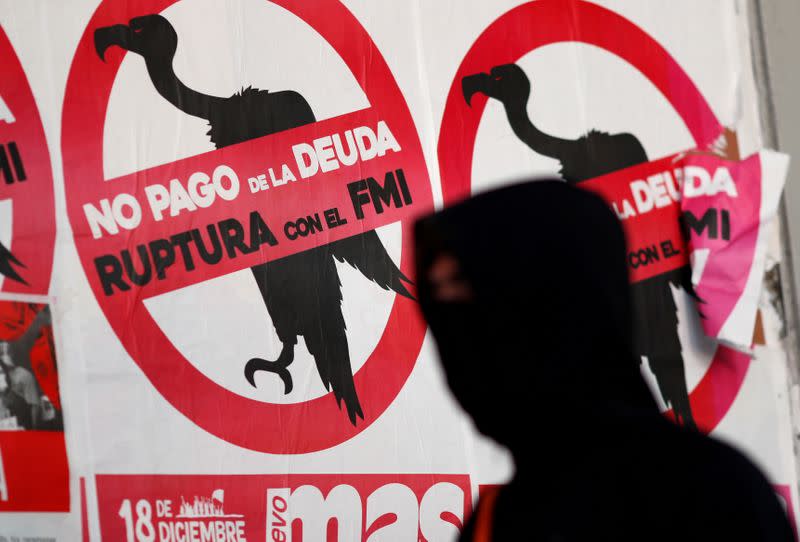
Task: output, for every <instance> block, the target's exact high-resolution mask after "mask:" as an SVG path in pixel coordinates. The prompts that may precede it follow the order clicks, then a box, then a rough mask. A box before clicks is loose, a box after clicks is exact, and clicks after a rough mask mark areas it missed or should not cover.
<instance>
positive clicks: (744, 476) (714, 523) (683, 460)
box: [669, 428, 794, 540]
mask: <svg viewBox="0 0 800 542" xmlns="http://www.w3.org/2000/svg"><path fill="white" fill-rule="evenodd" d="M671 432H672V440H673V441H674V445H673V446H672V452H673V454H672V457H673V461H676V463H675V465H674V468H672V469H669V473H670V474H671V475H672V476H674V477H675V478H676V479H677V480H681V481H682V483H684V484H686V485H687V486H688V488H690V491H691V493H692V497H691V501H692V505H693V506H695V507H696V509H697V510H700V511H701V514H700V516H699V517H698V519H700V520H701V521H702V522H703V524H704V525H705V526H706V527H708V528H711V529H714V531H715V532H719V531H726V532H730V533H732V534H733V533H738V534H745V533H749V534H750V535H752V536H757V537H758V539H759V540H794V536H793V535H792V533H791V528H790V526H789V523H788V519H787V517H786V514H785V511H784V509H783V507H782V506H781V504H780V502H779V500H778V497H777V495H776V493H775V491H774V489H773V487H772V485H771V484H770V483H769V481H768V480H767V478H766V476H765V475H764V474H763V473H762V472H761V470H760V469H759V468H758V467H757V466H756V465H755V463H753V461H752V460H751V459H750V458H748V457H747V456H746V455H745V454H744V453H742V452H740V451H739V450H737V449H735V448H734V447H733V446H731V445H729V444H727V443H725V442H723V441H721V440H718V439H716V438H713V437H710V436H707V435H703V434H700V433H698V432H695V431H688V430H685V429H679V428H675V429H674V430H673V431H671ZM718 529H719V530H718Z"/></svg>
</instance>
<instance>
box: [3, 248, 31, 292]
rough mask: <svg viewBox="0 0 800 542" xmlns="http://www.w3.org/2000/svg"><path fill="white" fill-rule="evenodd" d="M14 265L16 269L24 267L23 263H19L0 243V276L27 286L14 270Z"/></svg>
mask: <svg viewBox="0 0 800 542" xmlns="http://www.w3.org/2000/svg"><path fill="white" fill-rule="evenodd" d="M15 265H16V266H17V267H22V268H24V267H25V264H24V263H22V262H21V261H19V260H18V259H17V257H16V256H14V255H13V254H12V253H11V251H10V250H8V248H6V246H5V245H3V243H0V275H4V276H6V277H8V278H10V279H11V280H15V281H17V282H20V283H22V284H24V285H26V286H27V285H28V283H27V282H25V279H23V278H22V276H20V274H19V273H18V272H17V270H16V269H15V268H14V266H15Z"/></svg>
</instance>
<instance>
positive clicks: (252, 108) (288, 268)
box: [94, 15, 413, 425]
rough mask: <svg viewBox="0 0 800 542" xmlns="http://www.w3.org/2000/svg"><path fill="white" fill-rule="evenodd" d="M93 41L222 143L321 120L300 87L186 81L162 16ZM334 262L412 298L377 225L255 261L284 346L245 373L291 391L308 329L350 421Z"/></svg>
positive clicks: (355, 408) (353, 399) (325, 378)
mask: <svg viewBox="0 0 800 542" xmlns="http://www.w3.org/2000/svg"><path fill="white" fill-rule="evenodd" d="M94 41H95V47H96V50H97V54H98V55H99V56H100V58H101V59H104V56H105V52H106V50H107V49H108V48H109V47H110V46H112V45H116V46H118V47H121V48H123V49H125V50H127V51H130V52H132V53H136V54H138V55H141V56H142V58H144V61H145V65H146V67H147V73H148V74H149V76H150V80H151V81H152V83H153V85H154V86H155V88H156V90H157V91H158V93H159V94H161V96H163V97H164V98H165V99H166V100H167V101H169V102H170V103H171V104H173V105H174V106H175V107H177V108H178V109H180V110H181V111H183V112H184V113H186V114H188V115H192V116H195V117H199V118H202V119H206V120H207V121H208V123H209V125H210V127H211V129H210V130H209V131H208V135H209V136H210V139H211V141H212V142H213V143H214V145H215V146H216V147H217V148H222V147H225V146H227V145H233V144H235V143H240V142H242V141H246V140H249V139H253V138H258V137H261V136H265V135H267V134H274V133H276V132H280V131H282V130H288V129H290V128H295V127H297V126H302V125H304V124H310V123H313V122H315V121H316V119H315V117H314V113H313V111H312V110H311V107H310V106H309V105H308V103H307V102H306V100H305V99H304V98H303V96H301V95H300V94H298V93H297V92H293V91H280V92H268V91H266V90H258V89H254V88H252V87H248V88H244V89H242V90H241V92H238V93H236V94H234V95H233V96H230V97H227V98H225V97H220V96H210V95H207V94H203V93H201V92H198V91H196V90H193V89H191V88H189V87H188V86H186V85H185V84H184V83H183V82H182V81H181V80H180V79H178V77H177V75H176V74H175V71H174V70H173V67H172V61H173V57H174V56H175V51H176V50H177V46H178V35H177V33H176V32H175V29H174V28H173V27H172V25H171V24H170V23H169V21H167V19H165V18H164V17H162V16H161V15H145V16H143V17H137V18H134V19H131V21H130V22H129V24H128V25H127V26H126V25H115V26H109V27H104V28H98V29H97V30H96V31H95V34H94ZM334 260H338V261H339V262H347V263H348V264H350V265H352V266H353V267H355V268H356V269H358V270H359V271H360V272H361V273H362V274H363V275H364V276H365V277H366V278H367V279H369V280H371V281H374V282H375V283H377V284H378V285H379V286H380V287H381V288H383V289H384V290H392V291H394V292H396V293H398V294H400V295H403V296H405V297H408V298H411V299H413V297H412V295H411V294H410V293H409V291H408V290H407V288H406V286H405V283H409V284H410V281H409V280H408V278H406V277H405V275H403V273H402V272H401V271H400V270H399V269H398V267H397V266H396V265H395V264H394V262H393V261H392V259H391V258H390V256H389V255H388V254H387V252H386V249H385V248H384V246H383V244H382V243H381V241H380V239H379V237H378V235H377V233H375V231H367V232H364V233H361V234H358V235H355V236H353V237H349V238H347V239H343V240H340V241H335V242H332V243H329V244H327V245H323V246H320V247H318V248H315V249H312V250H308V251H305V252H301V253H299V254H295V255H292V256H288V257H285V258H282V259H279V260H275V261H271V262H269V263H265V264H260V265H256V266H253V267H252V268H251V271H252V272H253V278H255V281H256V284H257V285H258V289H259V290H260V292H261V296H262V298H263V300H264V304H265V305H266V308H267V311H268V312H269V315H270V316H271V318H272V321H273V324H274V326H275V331H276V333H277V335H278V338H279V339H280V341H281V343H282V349H281V352H280V354H279V356H278V358H277V359H276V360H274V361H273V360H266V359H261V358H252V359H250V360H249V361H248V362H247V363H246V364H245V367H244V375H245V378H246V379H247V381H248V382H249V383H250V384H251V385H252V386H254V387H255V386H256V383H255V378H254V375H255V373H256V372H258V371H269V372H272V373H275V374H277V375H278V376H279V377H280V378H281V380H282V381H283V384H284V391H285V393H287V394H288V393H289V392H291V390H292V387H293V384H292V376H291V373H290V372H289V370H288V367H289V365H290V364H291V363H292V361H293V360H294V347H295V345H296V344H297V337H298V335H302V336H303V338H304V339H305V343H306V346H307V348H308V351H309V353H310V354H311V355H312V356H313V357H314V362H315V364H316V367H317V371H318V372H319V376H320V378H321V379H322V383H323V384H324V385H325V388H326V389H327V390H329V391H332V392H333V395H334V397H335V399H336V402H337V404H338V405H339V408H341V406H342V401H344V404H345V407H346V408H347V414H348V417H349V418H350V422H351V423H352V424H353V425H356V423H357V417H361V418H362V419H363V418H364V413H363V411H362V409H361V405H360V403H359V400H358V396H357V394H356V389H355V383H354V381H353V373H352V369H351V366H350V352H349V348H348V343H347V334H346V332H345V322H344V317H343V315H342V308H341V303H342V291H341V282H340V280H339V274H338V272H337V270H336V264H335V262H334Z"/></svg>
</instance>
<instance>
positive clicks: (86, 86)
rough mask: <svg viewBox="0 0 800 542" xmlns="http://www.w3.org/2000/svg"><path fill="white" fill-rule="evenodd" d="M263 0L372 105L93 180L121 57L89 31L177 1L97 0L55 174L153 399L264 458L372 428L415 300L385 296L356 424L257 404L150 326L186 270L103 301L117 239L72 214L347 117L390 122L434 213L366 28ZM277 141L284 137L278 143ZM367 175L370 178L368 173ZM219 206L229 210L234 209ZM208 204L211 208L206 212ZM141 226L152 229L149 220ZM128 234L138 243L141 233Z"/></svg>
mask: <svg viewBox="0 0 800 542" xmlns="http://www.w3.org/2000/svg"><path fill="white" fill-rule="evenodd" d="M271 1H272V3H274V4H276V5H278V6H280V7H282V8H284V9H286V10H288V11H289V12H291V13H292V14H294V15H295V16H297V17H299V18H300V19H302V20H303V21H305V22H306V23H307V24H308V25H309V26H310V27H311V28H313V29H314V30H315V31H316V32H317V33H318V34H319V35H320V36H321V38H322V39H324V40H325V41H327V42H328V44H330V45H331V46H332V47H333V49H334V50H335V51H336V52H337V53H338V54H339V55H340V56H341V58H342V59H343V60H344V62H345V63H346V64H347V66H348V68H349V69H350V71H351V72H352V74H353V76H354V77H355V78H356V80H357V81H358V83H359V85H360V86H361V88H362V89H363V91H364V93H365V94H366V96H367V98H368V100H369V103H370V108H368V109H365V110H362V111H357V112H354V113H349V114H347V115H343V116H341V117H337V118H335V119H327V120H324V121H320V122H317V123H314V124H310V125H306V126H303V127H300V128H296V129H293V130H288V131H285V132H280V133H278V134H273V135H268V136H264V137H262V138H259V139H254V140H250V141H247V142H244V143H241V144H238V145H234V146H231V147H227V148H223V149H219V150H216V151H212V152H211V153H205V154H204V155H199V156H198V157H192V158H190V159H186V160H184V161H176V162H175V163H174V164H168V165H165V166H158V167H156V168H151V169H150V170H144V171H142V172H137V173H136V174H133V175H131V176H127V177H125V178H120V179H114V180H113V181H112V182H106V179H105V178H104V174H103V130H104V123H105V116H106V108H107V105H108V100H109V96H110V94H111V88H112V85H113V83H114V79H115V78H116V74H117V71H118V69H119V66H120V64H121V62H122V58H123V54H121V52H111V51H110V53H111V54H109V55H107V57H106V63H105V64H102V63H101V62H99V60H98V57H97V53H96V51H95V48H94V44H93V40H92V37H93V33H94V30H95V29H96V28H100V27H103V26H108V25H113V24H119V23H127V21H128V20H130V19H131V18H133V17H138V16H141V15H146V14H152V13H160V12H161V11H163V10H164V9H166V8H167V7H169V6H170V5H172V4H173V3H174V2H175V0H131V1H126V2H117V1H111V0H107V1H105V2H103V3H102V4H101V5H100V7H98V9H97V11H96V12H95V13H94V15H93V17H92V19H91V21H90V23H89V25H88V27H87V29H86V31H85V32H84V34H83V36H82V38H81V41H80V43H79V45H78V49H77V51H76V54H75V58H74V60H73V64H72V67H71V70H70V76H69V80H68V84H67V91H66V99H65V105H64V117H63V154H64V173H65V182H66V186H67V208H68V213H69V218H70V223H71V224H72V228H73V234H74V237H75V243H76V245H77V248H78V253H79V255H80V258H81V262H82V264H83V267H84V271H85V272H86V275H87V278H88V280H89V284H90V286H91V288H92V290H93V292H94V294H95V296H96V297H97V300H98V302H99V304H100V307H101V308H102V310H103V312H104V314H105V316H106V318H107V319H108V322H109V323H110V325H111V327H112V328H113V329H114V331H115V333H116V335H117V336H118V338H119V339H120V341H121V342H122V344H123V345H124V347H125V349H126V350H127V352H128V353H129V354H130V356H131V357H132V358H133V359H134V361H135V362H136V363H137V364H138V365H139V367H140V368H141V369H142V371H143V372H144V373H145V375H146V376H147V378H148V379H149V380H150V381H151V382H152V384H153V385H154V386H155V388H156V389H157V390H158V391H159V393H161V394H162V395H163V396H164V397H165V398H166V399H167V400H168V401H169V402H170V403H171V404H172V405H173V406H174V407H175V408H176V409H178V410H179V411H180V412H182V413H183V414H184V415H185V416H186V417H188V418H189V419H191V420H192V421H193V422H194V423H196V424H197V425H198V426H200V427H202V428H203V429H205V430H206V431H208V432H210V433H212V434H214V435H216V436H217V437H219V438H222V439H224V440H226V441H228V442H230V443H232V444H235V445H238V446H242V447H245V448H249V449H252V450H257V451H262V452H268V453H277V454H289V453H307V452H313V451H317V450H322V449H326V448H330V447H332V446H336V445H337V444H340V443H342V442H344V441H346V440H348V439H350V438H352V437H353V436H355V435H357V434H358V433H360V432H361V431H363V430H364V429H365V428H366V427H368V426H369V425H370V424H371V423H372V422H374V421H375V420H376V419H377V418H378V417H379V416H380V415H381V414H382V413H383V412H384V411H385V410H386V408H387V407H388V406H389V405H390V404H391V402H392V401H393V400H394V398H395V397H396V396H397V394H398V393H399V392H400V389H401V388H402V387H403V385H404V384H405V382H406V380H407V378H408V376H409V375H410V373H411V371H412V369H413V368H414V365H415V363H416V359H417V356H418V355H419V351H420V348H421V346H422V341H423V339H424V336H425V330H426V328H425V325H424V323H423V322H422V321H421V320H420V318H419V317H418V311H417V308H416V306H415V302H413V301H411V300H409V299H407V298H404V297H401V296H395V301H394V304H393V306H392V310H391V313H390V316H389V320H388V323H387V326H386V328H385V330H384V332H383V335H382V336H381V339H380V341H379V343H378V345H377V347H376V348H375V350H374V351H373V352H372V354H371V355H370V356H369V358H368V359H367V361H366V362H365V363H364V365H363V366H362V368H361V369H360V370H359V371H358V372H357V373H356V374H355V376H354V380H355V386H356V390H357V392H358V396H359V399H360V401H361V405H362V407H363V411H364V419H363V420H360V421H359V422H358V424H357V426H353V425H351V424H350V423H349V422H348V421H347V418H346V416H345V415H344V414H343V413H342V411H340V410H339V408H338V407H337V404H336V401H335V400H334V399H333V398H332V397H329V396H327V395H326V396H323V397H319V398H316V399H313V400H310V401H307V402H302V403H294V404H271V403H264V402H260V401H255V400H252V399H249V398H245V397H243V396H241V395H238V394H235V393H233V392H231V391H229V390H227V389H225V388H224V387H222V386H220V385H218V384H217V383H215V382H214V381H212V380H211V379H209V378H208V377H207V376H206V375H204V374H203V373H202V372H200V371H199V370H197V369H196V368H195V367H194V366H193V365H192V364H191V363H190V362H189V361H188V360H187V359H186V358H185V357H184V356H183V354H181V352H179V351H178V350H177V348H176V347H175V346H174V345H173V344H172V342H171V341H170V339H169V338H168V337H167V336H166V335H165V334H164V332H163V331H162V330H161V329H160V328H159V326H158V324H157V323H156V321H155V320H154V319H153V317H152V316H151V315H150V313H149V312H148V310H147V308H146V307H145V305H144V303H143V301H144V299H145V298H147V297H151V296H153V295H157V294H159V293H165V292H168V291H171V290H174V289H176V288H180V287H184V286H188V285H191V284H193V283H194V282H197V281H198V280H200V278H199V277H195V276H192V274H190V273H184V274H182V276H178V277H172V278H170V277H168V280H166V281H162V284H161V285H160V286H158V287H157V288H151V289H148V288H146V287H145V288H132V290H131V291H130V292H121V293H117V294H116V295H113V296H106V295H104V292H103V288H102V285H101V284H100V281H99V278H98V276H97V273H96V272H95V268H94V263H93V258H94V257H96V256H97V255H98V254H102V253H103V252H104V251H106V252H108V251H109V250H113V249H114V247H118V246H119V243H120V241H119V240H115V238H112V239H111V240H106V239H105V238H103V239H93V238H92V234H91V233H90V232H89V230H88V228H87V224H86V219H85V217H84V214H83V209H82V206H83V205H84V204H85V203H86V202H96V201H99V199H100V198H102V197H106V196H108V195H109V194H111V193H112V192H113V190H114V188H113V187H114V186H115V185H119V184H122V185H125V186H128V187H133V188H130V190H135V187H136V186H137V185H138V186H139V187H141V185H143V184H144V183H145V182H146V180H147V179H148V178H150V177H153V176H155V177H158V176H160V180H161V182H163V181H164V180H167V179H169V178H171V177H175V176H178V175H177V174H176V173H175V171H176V169H179V168H181V167H184V165H185V164H189V165H186V166H185V167H189V166H191V165H192V164H194V166H193V167H196V166H197V164H203V163H205V164H206V165H207V164H208V160H209V159H210V158H209V157H212V158H214V157H217V156H221V157H224V158H225V159H226V160H231V159H234V158H237V157H239V158H241V156H242V154H243V153H244V154H248V153H253V152H259V153H260V154H259V156H269V152H270V149H274V148H277V146H276V145H274V144H273V143H271V142H274V141H275V139H276V138H278V137H280V138H286V137H289V138H290V139H291V138H292V137H294V138H295V140H297V139H298V138H300V139H299V140H301V141H309V140H310V139H313V138H314V137H319V136H321V135H327V134H329V133H332V132H330V131H329V132H326V131H325V130H326V129H328V128H326V127H330V126H341V125H342V124H343V123H344V121H343V120H342V119H344V120H347V119H348V118H350V117H352V118H353V119H356V121H358V122H364V121H365V119H366V120H368V121H370V122H377V119H382V120H384V121H386V123H387V124H388V125H389V126H391V130H392V133H393V134H394V136H395V138H396V139H397V141H398V143H399V144H400V146H401V147H402V160H401V162H400V163H399V164H398V163H394V164H392V166H391V167H402V168H403V170H404V171H405V175H406V178H407V179H408V182H409V185H410V186H411V189H412V192H413V194H414V203H415V205H414V207H415V208H416V209H418V210H424V209H428V208H430V207H432V196H431V189H430V181H429V178H428V171H427V166H426V164H425V161H424V157H423V154H422V148H421V144H420V141H419V137H418V135H417V131H416V128H415V125H414V122H413V120H412V118H411V114H410V111H409V109H408V106H407V104H406V101H405V99H404V97H403V95H402V93H401V92H400V89H399V87H398V86H397V83H396V81H395V79H394V76H393V75H392V73H391V71H390V69H389V67H388V65H387V64H386V62H385V60H384V58H383V56H382V55H381V54H380V52H379V51H378V50H377V47H376V46H375V44H374V42H373V41H372V39H371V38H370V36H369V35H368V34H367V32H366V30H365V29H364V28H363V27H362V26H361V25H360V23H359V22H358V21H357V20H356V18H355V17H354V16H353V15H352V14H351V13H350V12H349V11H348V10H347V8H346V7H345V6H344V5H343V4H341V3H340V2H338V1H337V0H312V1H309V0H271ZM364 58H370V62H368V63H366V64H365V63H364V62H363V59H364ZM101 68H102V69H101ZM312 105H313V104H312ZM354 122H355V121H354ZM357 125H358V124H356V126H357ZM373 125H374V124H373ZM286 134H289V135H288V136H287V135H286ZM297 134H301V135H297ZM283 141H284V142H285V139H284V140H283ZM204 160H205V162H203V161H204ZM374 162H379V160H375V161H374ZM395 162H398V159H395ZM371 163H372V162H370V163H367V164H366V165H365V166H364V167H362V170H361V172H362V173H363V171H364V170H366V169H369V168H370V167H371V166H370V164H371ZM181 164H184V165H181ZM384 164H387V162H384ZM384 167H385V168H386V169H383V172H384V173H385V172H386V171H387V170H389V166H387V165H384ZM373 169H374V168H373ZM183 171H185V169H184V170H183ZM367 174H368V175H375V176H377V174H376V173H367ZM347 175H350V176H351V178H350V179H349V180H350V181H354V180H357V179H358V178H361V177H353V176H354V175H359V173H353V174H350V173H347V172H345V173H344V174H343V175H340V177H342V176H347ZM330 178H333V179H334V181H331V182H340V181H341V182H347V181H346V180H345V181H342V180H341V179H338V178H336V175H335V173H334V174H328V177H326V186H327V187H330V186H331V184H330V183H328V179H330ZM126 183H127V184H126ZM313 186H316V185H314V184H312V183H297V184H296V185H293V186H292V187H291V191H292V192H291V193H297V194H298V196H297V198H307V201H317V200H318V198H317V195H316V194H315V193H313V192H309V190H310V188H309V187H313ZM345 194H346V192H345ZM243 197H244V198H248V197H250V195H249V194H242V195H240V197H239V198H238V199H242V198H243ZM259 202H260V204H263V203H264V201H263V197H262V200H259V201H256V202H255V203H254V205H255V204H259ZM221 203H223V204H225V205H227V204H235V203H236V202H221ZM225 205H220V206H217V205H216V204H215V205H214V206H212V207H210V208H208V209H203V210H198V212H199V211H203V212H209V213H222V214H217V215H213V214H211V215H208V214H207V215H203V216H211V217H212V218H213V219H214V220H217V219H219V217H220V216H225V214H224V213H231V212H233V211H231V209H235V207H233V206H232V205H228V206H227V207H226V206H225ZM217 207H219V209H218V210H214V209H215V208H217ZM415 212H416V211H415ZM145 214H147V213H145ZM191 214H197V213H191ZM386 215H390V216H389V218H386V219H383V220H384V222H383V223H388V222H389V221H391V220H390V218H391V212H387V213H385V214H384V215H381V216H386ZM177 218H178V219H181V217H177ZM395 218H396V219H397V220H402V231H403V244H402V257H401V261H400V269H401V270H402V271H403V273H404V274H405V275H406V276H409V277H410V276H413V273H412V272H411V271H412V260H411V257H412V253H411V238H412V237H411V235H410V231H411V230H410V226H411V219H410V217H409V215H408V214H405V215H403V216H396V217H395ZM186 220H187V221H185V222H184V223H183V224H184V227H186V226H185V225H186V224H189V223H191V222H192V221H194V222H196V221H197V217H189V218H187V219H186ZM209 221H211V220H209ZM159 224H163V223H159ZM179 224H180V222H179ZM362 224H363V228H364V229H372V228H374V227H377V226H380V225H382V223H378V222H376V221H372V222H370V221H369V220H366V221H364V222H363V223H362ZM149 226H152V227H153V228H154V229H155V228H156V225H152V224H150V225H149ZM162 227H163V226H162ZM176 227H177V226H176ZM141 229H143V228H142V227H140V228H139V229H137V230H133V231H130V232H127V233H128V234H129V235H130V237H131V238H130V239H128V240H127V241H124V242H125V243H126V244H130V245H131V246H133V245H135V243H136V242H137V235H139V230H141ZM331 231H333V232H335V231H336V230H331ZM142 235H147V234H142ZM336 235H337V234H335V233H333V234H329V239H330V240H335V239H334V238H335V237H336ZM138 239H140V240H141V239H144V240H146V237H145V238H142V237H139V238H138ZM304 242H305V241H303V240H299V241H298V243H296V244H295V245H292V246H294V247H296V251H299V250H303V249H305V248H311V245H309V244H308V243H306V244H305V245H304V244H303V243H304ZM318 242H319V241H317V243H318ZM115 243H116V245H115ZM278 248H279V249H280V247H278ZM117 250H118V248H117ZM287 254H288V253H284V254H280V255H287ZM259 258H264V256H263V254H262V251H256V252H255V253H253V254H249V255H246V256H243V257H240V258H237V259H236V260H231V261H233V262H235V263H234V264H231V265H230V266H228V267H226V268H224V270H222V271H219V272H216V271H215V272H214V273H216V274H215V276H220V275H221V274H227V273H230V272H233V271H236V270H239V269H246V268H248V267H251V266H253V265H255V264H258V263H263V261H264V260H259ZM217 267H218V266H217ZM195 274H196V273H195ZM208 278H213V276H211V277H210V276H203V277H202V280H207V279H208Z"/></svg>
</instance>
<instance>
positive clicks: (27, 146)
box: [0, 27, 56, 295]
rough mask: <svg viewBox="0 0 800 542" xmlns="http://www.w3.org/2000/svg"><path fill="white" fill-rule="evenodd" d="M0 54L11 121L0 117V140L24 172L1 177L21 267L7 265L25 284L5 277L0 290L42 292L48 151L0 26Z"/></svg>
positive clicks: (52, 228)
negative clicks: (12, 146) (22, 177)
mask: <svg viewBox="0 0 800 542" xmlns="http://www.w3.org/2000/svg"><path fill="white" fill-rule="evenodd" d="M0 58H2V59H3V76H2V77H0V96H2V99H3V101H4V102H5V104H6V106H7V107H8V109H9V110H10V111H11V114H12V115H14V122H5V121H0V145H4V146H6V150H5V152H7V153H10V152H11V150H10V146H9V143H11V142H14V143H15V144H16V146H17V150H18V152H19V155H20V157H21V159H22V164H23V168H24V172H25V177H26V178H25V180H23V181H20V180H19V179H18V178H17V177H16V174H15V175H14V179H15V182H13V183H9V182H8V179H6V178H5V177H4V176H3V182H0V200H5V199H10V200H11V202H12V204H11V205H12V207H11V212H12V221H11V229H12V232H11V247H10V250H11V253H12V254H13V255H14V257H15V258H16V259H17V260H19V261H20V262H21V263H22V264H23V266H24V267H23V266H19V265H15V264H12V267H13V268H14V269H15V270H16V271H17V272H18V273H19V276H20V277H21V278H22V279H23V280H24V281H25V282H26V283H27V284H23V283H22V282H18V281H15V280H13V279H11V278H9V277H6V278H5V279H4V280H3V287H2V289H1V290H2V291H3V292H9V293H17V294H42V295H46V294H47V293H48V291H49V290H50V275H51V273H52V270H53V252H54V248H55V240H56V220H55V212H56V210H55V202H54V198H53V170H52V168H51V167H50V151H49V149H48V147H47V139H46V138H45V135H44V128H43V127H42V120H41V118H40V117H39V109H38V108H37V107H36V101H35V100H34V98H33V93H32V92H31V87H30V85H29V84H28V79H27V77H25V70H24V69H23V68H22V64H20V61H19V59H18V58H17V54H16V52H15V51H14V47H13V46H12V45H11V42H10V41H9V39H8V36H6V33H5V32H4V31H3V28H2V27H0ZM13 169H14V168H13V167H12V170H13ZM6 248H9V247H6Z"/></svg>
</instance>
